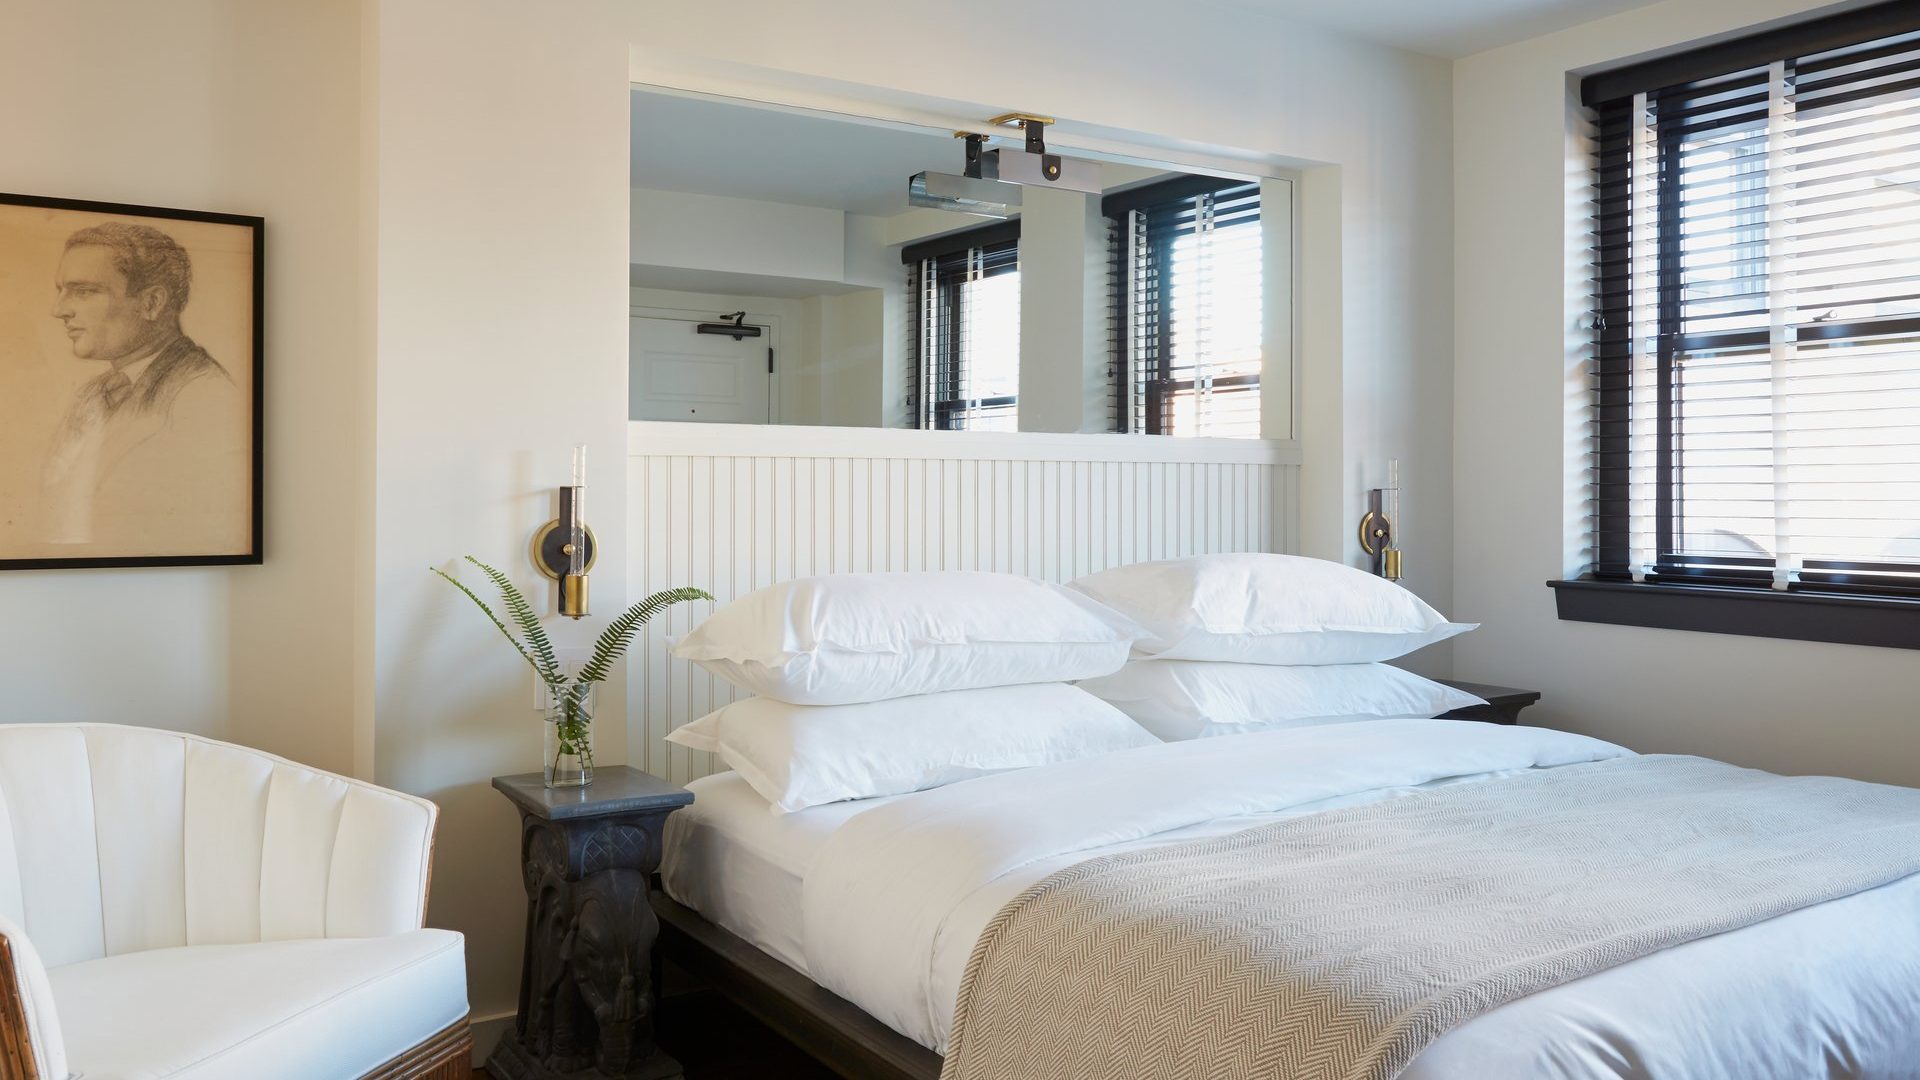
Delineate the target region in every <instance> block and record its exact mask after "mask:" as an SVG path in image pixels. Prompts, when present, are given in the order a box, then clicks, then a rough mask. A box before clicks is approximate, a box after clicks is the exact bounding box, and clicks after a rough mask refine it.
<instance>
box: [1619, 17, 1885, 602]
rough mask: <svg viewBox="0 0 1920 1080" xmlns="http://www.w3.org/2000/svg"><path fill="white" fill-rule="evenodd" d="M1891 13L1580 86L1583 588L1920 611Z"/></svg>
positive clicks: (1740, 44)
mask: <svg viewBox="0 0 1920 1080" xmlns="http://www.w3.org/2000/svg"><path fill="white" fill-rule="evenodd" d="M1896 7H1897V6H1890V7H1887V8H1883V9H1872V10H1870V11H1868V12H1865V13H1862V12H1855V13H1853V14H1852V15H1851V16H1850V17H1849V18H1848V19H1846V20H1843V21H1833V20H1830V21H1828V22H1826V23H1816V24H1812V25H1809V26H1806V27H1796V28H1793V29H1792V30H1791V31H1786V32H1770V33H1769V34H1767V35H1762V36H1760V37H1757V38H1753V39H1746V40H1744V41H1741V42H1736V43H1732V44H1731V45H1726V46H1718V47H1715V48H1714V49H1709V50H1704V51H1703V52H1702V53H1700V54H1697V55H1696V56H1693V57H1684V56H1683V57H1680V58H1670V59H1666V60H1663V61H1660V62H1657V63H1655V64H1649V65H1645V66H1643V68H1642V69H1639V70H1637V71H1629V72H1627V73H1623V74H1619V75H1612V76H1607V75H1603V76H1595V77H1593V78H1590V79H1589V80H1588V81H1587V83H1586V85H1585V88H1584V96H1585V97H1586V99H1587V104H1588V105H1589V106H1591V107H1592V109H1593V112H1592V115H1591V119H1592V121H1593V123H1594V139H1595V146H1596V151H1597V153H1596V159H1595V160H1596V165H1595V173H1594V187H1593V195H1594V200H1595V232H1594V236H1595V240H1596V243H1595V258H1594V262H1593V271H1592V272H1593V281H1594V291H1595V301H1596V313H1595V318H1594V327H1595V349H1594V369H1593V372H1592V379H1591V385H1592V387H1593V390H1594V394H1593V402H1592V421H1591V425H1592V426H1591V431H1592V451H1593V501H1592V509H1593V514H1592V530H1593V536H1592V539H1593V551H1592V575H1591V576H1592V577H1594V578H1597V579H1601V580H1615V581H1642V582H1656V583H1658V582H1679V583H1687V584H1698V585H1725V586H1745V587H1748V588H1771V589H1775V590H1783V591H1790V592H1791V591H1807V592H1828V593H1834V592H1842V593H1863V594H1881V595H1894V596H1920V18H1916V17H1915V13H1914V7H1920V5H1911V6H1906V7H1905V10H1904V11H1899V10H1896ZM1903 20H1904V21H1903ZM1907 24H1912V25H1907ZM1663 65H1664V66H1663ZM1663 73H1664V79H1671V80H1672V81H1663ZM1676 75H1685V76H1687V77H1686V78H1685V79H1684V81H1682V80H1680V79H1676V78H1673V77H1674V76H1676ZM1636 79H1637V80H1638V81H1639V82H1640V83H1641V85H1639V86H1637V87H1636V86H1635V85H1634V81H1635V80H1636ZM1649 80H1651V81H1652V82H1654V83H1658V85H1647V83H1648V82H1649Z"/></svg>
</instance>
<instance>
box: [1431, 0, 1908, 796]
mask: <svg viewBox="0 0 1920 1080" xmlns="http://www.w3.org/2000/svg"><path fill="white" fill-rule="evenodd" d="M1813 6H1814V5H1810V4H1807V3H1805V2H1802V0H1674V2H1669V3H1664V4H1658V5H1655V6H1652V7H1647V8H1642V9H1640V10H1638V11H1634V12H1630V13H1628V14H1625V15H1620V16H1616V17H1613V18H1609V19H1603V20H1600V21H1598V22H1593V23H1589V24H1587V25H1585V26H1581V27H1578V28H1575V29H1573V30H1568V31H1565V32H1563V33H1559V34H1554V35H1551V36H1548V37H1544V38H1540V39H1537V40H1534V41H1529V42H1523V43H1521V44H1518V45H1513V46H1509V47H1507V48H1503V49H1498V50H1494V51H1492V52H1487V53H1483V54H1481V55H1478V56H1472V57H1468V58H1466V59H1464V60H1461V61H1460V62H1459V63H1458V64H1457V65H1456V66H1455V70H1454V88H1455V103H1454V131H1455V133H1456V141H1455V144H1454V151H1453V159H1454V190H1455V191H1456V193H1457V196H1458V198H1457V203H1456V211H1455V233H1456V236H1457V248H1456V253H1455V259H1454V282H1455V303H1456V311H1455V317H1454V325H1455V327H1456V328H1457V333H1456V335H1455V340H1454V351H1455V357H1456V358H1455V383H1454V392H1453V402H1452V404H1453V410H1454V413H1455V420H1454V430H1455V442H1454V491H1455V496H1456V500H1457V504H1456V506H1455V510H1454V521H1455V532H1456V536H1455V541H1454V551H1455V553H1456V555H1455V559H1454V594H1455V605H1454V611H1453V614H1454V616H1455V617H1456V618H1459V619H1464V620H1471V621H1477V622H1480V623H1482V624H1483V625H1482V626H1481V628H1480V630H1478V631H1476V632H1474V633H1472V634H1468V635H1466V636H1464V637H1462V638H1459V639H1457V644H1456V646H1455V657H1456V666H1457V669H1458V672H1459V674H1460V675H1461V676H1462V677H1464V678H1470V679H1483V680H1486V681H1489V682H1503V683H1509V684H1514V685H1525V686H1535V687H1539V688H1540V689H1541V690H1544V691H1545V692H1546V698H1545V700H1544V701H1543V702H1542V703H1541V704H1540V705H1539V706H1536V707H1535V709H1534V710H1530V711H1529V713H1528V715H1529V717H1534V716H1535V714H1536V712H1537V719H1536V720H1535V722H1538V723H1544V724H1548V725H1550V726H1554V727H1564V728H1567V729H1570V730H1575V731H1582V732H1586V733H1588V734H1592V735H1597V736H1599V737H1601V738H1605V739H1612V740H1616V741H1618V742H1621V743H1624V744H1626V745H1628V746H1631V747H1633V748H1635V749H1637V750H1643V751H1661V752H1678V753H1694V754H1706V755H1709V756H1712V757H1718V758H1724V759H1726V760H1729V761H1734V762H1738V763H1741V764H1747V765H1754V766H1758V767H1762V768H1768V769H1775V770H1780V771H1785V772H1795V773H1811V772H1818V773H1838V774H1842V775H1847V776H1857V777H1862V778H1866V779H1872V780H1884V781H1892V782H1896V783H1904V784H1920V735H1916V733H1915V727H1914V714H1915V707H1914V702H1915V701H1920V660H1916V658H1915V655H1914V654H1913V653H1912V652H1909V651H1905V650H1898V649H1875V648H1867V647H1862V646H1847V645H1827V644H1818V643H1814V642H1801V641H1776V640H1772V639H1767V638H1749V637H1736V636H1729V635H1715V634H1693V633H1686V632H1683V631H1678V630H1651V629H1646V628H1641V627H1626V626H1601V625H1597V624H1591V623H1576V622H1560V621H1558V620H1557V619H1556V618H1555V617H1554V606H1553V597H1552V595H1551V593H1550V591H1549V590H1548V589H1547V587H1546V585H1545V582H1546V581H1547V580H1548V579H1550V578H1557V577H1561V576H1563V575H1565V574H1567V573H1569V572H1571V571H1573V570H1575V569H1577V567H1575V566H1572V565H1569V560H1568V556H1567V554H1566V550H1565V548H1566V538H1567V525H1566V523H1565V517H1566V516H1573V515H1564V516H1563V512H1562V508H1563V507H1568V506H1571V507H1575V508H1576V512H1577V508H1578V506H1579V504H1580V503H1581V501H1582V500H1583V499H1584V497H1585V492H1584V484H1585V480H1586V478H1585V475H1584V474H1583V473H1582V472H1581V471H1580V470H1579V469H1578V468H1577V467H1573V466H1571V465H1570V464H1569V460H1570V459H1569V453H1570V447H1571V446H1572V443H1573V441H1574V439H1576V438H1577V437H1578V435H1579V431H1578V427H1577V424H1578V419H1577V417H1573V418H1570V417H1569V414H1568V413H1569V410H1568V406H1569V403H1571V402H1577V398H1575V397H1573V396H1572V394H1571V391H1570V382H1569V374H1570V372H1569V368H1570V367H1571V366H1572V365H1575V364H1577V363H1579V362H1580V361H1579V359H1578V354H1577V352H1576V353H1575V354H1573V355H1571V356H1570V354H1569V348H1568V346H1569V342H1572V344H1573V346H1574V348H1575V349H1578V348H1579V347H1580V346H1581V344H1582V342H1583V339H1584V338H1585V337H1586V335H1585V333H1584V332H1583V331H1581V330H1580V329H1579V323H1580V319H1581V318H1582V317H1583V315H1584V311H1583V310H1582V308H1583V305H1584V299H1583V298H1582V297H1581V296H1580V295H1579V293H1580V285H1579V282H1578V279H1577V276H1576V275H1578V274H1579V273H1581V272H1582V270H1581V265H1580V264H1581V260H1582V259H1583V258H1584V255H1583V249H1584V246H1585V243H1586V240H1585V237H1584V234H1583V230H1582V228H1581V223H1579V222H1577V221H1570V220H1569V216H1568V215H1569V211H1568V199H1567V192H1568V190H1569V187H1570V186H1571V185H1573V184H1575V183H1578V182H1579V181H1580V179H1581V178H1582V177H1583V175H1584V169H1585V163H1584V160H1583V159H1582V158H1581V157H1579V156H1578V155H1577V154H1574V153H1571V152H1570V151H1569V148H1568V128H1567V117H1568V100H1569V94H1570V85H1569V78H1568V75H1567V73H1568V72H1569V71H1574V70H1578V69H1582V68H1587V67H1591V66H1594V65H1603V64H1607V63H1609V62H1611V61H1614V60H1617V59H1619V58H1622V57H1629V56H1635V55H1638V54H1641V53H1644V52H1647V51H1650V50H1655V49H1662V48H1666V47H1670V46H1674V45H1678V44H1681V43H1685V42H1690V41H1695V40H1698V39H1701V38H1706V37H1709V36H1713V35H1719V34H1725V33H1728V32H1731V31H1735V30H1738V29H1740V28H1743V27H1749V26H1753V25H1755V24H1757V23H1760V22H1762V21H1763V20H1768V19H1777V18H1779V17H1781V16H1786V15H1790V14H1793V13H1795V12H1797V11H1801V10H1806V9H1809V8H1811V7H1813ZM1563 267H1570V268H1571V269H1568V270H1564V271H1563ZM1569 292H1571V293H1572V294H1573V295H1572V297H1571V301H1570V302H1569V297H1568V293H1569Z"/></svg>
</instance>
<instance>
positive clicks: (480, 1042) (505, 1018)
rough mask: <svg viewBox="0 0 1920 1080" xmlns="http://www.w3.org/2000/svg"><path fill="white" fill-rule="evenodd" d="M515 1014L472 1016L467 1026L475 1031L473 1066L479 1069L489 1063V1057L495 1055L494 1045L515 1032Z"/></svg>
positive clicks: (468, 1019)
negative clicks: (509, 1033)
mask: <svg viewBox="0 0 1920 1080" xmlns="http://www.w3.org/2000/svg"><path fill="white" fill-rule="evenodd" d="M513 1017H514V1014H513V1013H510V1012H502V1013H493V1014H491V1015H488V1016H470V1017H468V1018H467V1024H468V1026H469V1027H471V1028H472V1029H473V1065H474V1067H475V1068H479V1067H480V1066H482V1065H485V1064H486V1063H487V1055H488V1054H491V1053H493V1044H494V1043H497V1042H499V1041H500V1037H501V1036H502V1035H505V1034H506V1033H507V1032H509V1031H512V1030H513Z"/></svg>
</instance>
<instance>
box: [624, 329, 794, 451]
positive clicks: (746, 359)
mask: <svg viewBox="0 0 1920 1080" xmlns="http://www.w3.org/2000/svg"><path fill="white" fill-rule="evenodd" d="M695 325H696V324H694V323H692V322H684V321H681V320H679V319H658V318H648V317H638V316H637V317H635V318H633V319H632V320H631V321H630V323H629V326H628V333H627V365H628V370H627V416H628V418H629V419H633V420H693V421H703V422H706V423H711V424H765V423H768V422H770V420H771V419H772V418H771V416H770V414H769V412H768V400H769V396H768V393H767V382H768V373H767V367H768V364H767V351H768V349H769V348H770V347H771V339H770V338H769V337H767V336H761V337H757V338H741V339H740V340H738V341H736V340H734V339H733V338H730V337H727V336H726V335H724V334H696V333H694V330H693V328H694V326H695Z"/></svg>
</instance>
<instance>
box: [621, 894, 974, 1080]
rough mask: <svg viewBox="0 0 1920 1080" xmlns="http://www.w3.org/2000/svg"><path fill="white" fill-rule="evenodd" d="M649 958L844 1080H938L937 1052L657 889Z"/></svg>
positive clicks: (654, 895) (654, 896) (651, 896)
mask: <svg viewBox="0 0 1920 1080" xmlns="http://www.w3.org/2000/svg"><path fill="white" fill-rule="evenodd" d="M649 898H650V899H651V901H652V903H653V911H654V914H656V915H658V916H659V917H660V940H659V943H658V946H657V948H656V950H655V952H656V955H659V956H662V957H664V958H665V959H667V960H671V961H673V962H674V963H675V964H678V965H679V966H680V967H682V968H684V969H685V970H686V971H688V972H689V973H691V974H693V975H697V976H699V977H700V978H701V979H703V980H705V981H706V982H707V983H708V984H710V985H711V986H712V987H713V988H714V989H715V990H716V991H718V992H719V993H720V994H721V995H722V996H723V997H726V998H727V999H728V1000H730V1001H732V1002H733V1003H734V1004H736V1005H738V1006H740V1007H741V1008H742V1009H745V1010H746V1011H747V1012H748V1013H751V1014H752V1015H753V1016H754V1017H755V1018H756V1019H758V1020H759V1021H760V1022H761V1023H763V1024H765V1025H767V1026H768V1027H770V1028H772V1029H773V1030H774V1031H776V1032H778V1033H779V1034H780V1036H781V1037H782V1038H784V1039H786V1040H787V1041H788V1042H791V1043H793V1044H794V1045H795V1046H797V1047H799V1048H800V1049H802V1050H805V1051H806V1052H807V1053H809V1054H811V1055H813V1057H814V1058H815V1059H817V1060H818V1061H819V1062H820V1063H821V1064H823V1065H825V1066H826V1067H828V1068H829V1069H832V1070H833V1071H834V1072H837V1073H839V1074H840V1075H841V1076H844V1077H846V1078H847V1080H939V1077H940V1060H941V1059H940V1055H939V1054H936V1053H934V1052H933V1051H931V1050H929V1049H927V1048H926V1047H924V1046H921V1045H920V1044H919V1043H917V1042H914V1041H913V1040H912V1039H909V1038H907V1037H906V1036H904V1035H902V1034H900V1033H899V1032H897V1031H894V1030H893V1029H892V1028H890V1027H888V1026H887V1025H885V1024H883V1023H881V1022H880V1021H878V1020H875V1019H874V1018H873V1017H871V1016H869V1015H867V1013H866V1012H865V1011H863V1010H862V1009H861V1008H860V1007H859V1006H858V1005H855V1004H854V1003H852V1002H851V1001H848V1000H847V999H846V998H843V997H841V996H839V995H838V994H835V993H833V992H832V991H830V990H827V989H826V988H825V987H823V986H821V985H820V984H819V983H816V982H814V981H813V980H812V979H809V978H807V977H806V976H805V975H802V974H800V973H799V972H798V971H795V970H793V969H792V968H790V967H788V966H787V965H785V964H783V963H781V962H780V961H778V960H776V959H774V958H773V957H771V956H768V955H767V954H766V953H764V952H762V951H760V950H759V949H757V948H755V947H754V946H752V945H750V944H748V943H747V941H746V939H744V938H741V937H739V936H737V935H735V934H732V933H730V932H728V931H726V930H723V929H721V928H720V927H719V926H717V925H715V924H714V923H712V922H710V921H708V920H707V919H706V918H705V917H704V916H702V915H701V914H700V913H699V912H697V911H695V910H693V909H692V908H690V907H687V906H686V905H684V904H681V903H679V902H678V901H676V900H674V899H673V898H672V897H670V896H668V895H667V894H666V893H664V892H662V891H660V890H659V889H658V888H656V889H654V890H652V893H651V895H650V897H649Z"/></svg>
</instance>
